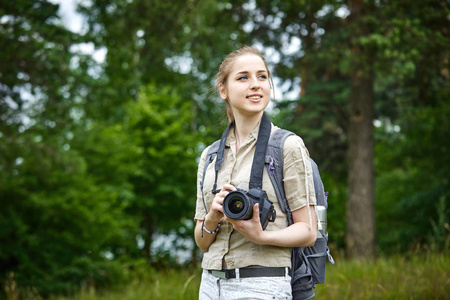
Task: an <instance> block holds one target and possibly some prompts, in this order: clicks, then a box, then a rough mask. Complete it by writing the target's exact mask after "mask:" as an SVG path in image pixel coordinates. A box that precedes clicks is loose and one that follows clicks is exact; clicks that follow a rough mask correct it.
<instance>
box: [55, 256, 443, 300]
mask: <svg viewBox="0 0 450 300" xmlns="http://www.w3.org/2000/svg"><path fill="white" fill-rule="evenodd" d="M200 275H201V270H200V269H197V270H195V271H191V272H189V271H187V270H167V271H163V272H159V273H154V274H153V275H151V276H149V278H146V279H140V280H135V281H134V282H132V283H131V284H129V285H127V286H126V287H124V288H122V289H120V290H115V291H109V292H104V293H99V292H97V291H95V290H94V289H88V290H82V291H81V292H80V293H79V295H77V296H75V297H72V298H61V297H55V298H52V299H51V300H123V299H127V300H137V299H140V300H141V299H152V300H153V299H197V298H198V287H199V284H200ZM315 293H316V298H315V299H450V255H448V254H444V253H439V254H426V255H425V254H421V255H413V254H409V255H407V256H395V257H389V258H380V259H377V260H376V261H375V262H371V263H368V262H365V263H363V262H353V261H345V260H342V259H339V258H338V259H337V261H336V265H328V267H327V278H326V283H325V284H322V285H317V287H316V289H315Z"/></svg>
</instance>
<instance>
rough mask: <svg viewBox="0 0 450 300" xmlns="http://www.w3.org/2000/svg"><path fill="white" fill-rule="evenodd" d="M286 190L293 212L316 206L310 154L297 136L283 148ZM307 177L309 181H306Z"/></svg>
mask: <svg viewBox="0 0 450 300" xmlns="http://www.w3.org/2000/svg"><path fill="white" fill-rule="evenodd" d="M283 159H284V163H283V165H284V168H283V175H284V189H285V193H286V198H287V201H288V203H289V208H290V209H291V211H294V210H297V209H300V208H302V207H304V206H305V205H307V204H308V200H307V199H308V194H309V204H310V205H316V195H315V192H314V181H313V176H312V167H311V162H310V160H309V153H308V150H307V149H306V146H305V144H304V143H303V140H302V139H301V138H300V137H299V136H296V135H291V136H289V137H288V138H287V139H286V141H285V143H284V147H283ZM305 176H306V177H307V180H305Z"/></svg>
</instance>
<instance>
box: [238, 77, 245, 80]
mask: <svg viewBox="0 0 450 300" xmlns="http://www.w3.org/2000/svg"><path fill="white" fill-rule="evenodd" d="M245 79H247V76H242V77H239V78H238V80H245Z"/></svg>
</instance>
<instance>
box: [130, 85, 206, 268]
mask: <svg viewBox="0 0 450 300" xmlns="http://www.w3.org/2000/svg"><path fill="white" fill-rule="evenodd" d="M190 108H191V103H190V101H189V100H187V99H183V98H182V97H181V96H179V94H178V93H177V92H176V90H174V89H172V88H170V87H163V88H158V87H157V86H155V85H149V86H148V87H146V88H143V89H142V90H141V91H140V93H139V98H138V100H137V101H136V102H135V103H130V105H129V106H128V108H127V112H128V116H129V121H128V122H127V131H128V134H129V135H130V136H131V137H132V139H134V142H133V144H134V145H135V146H136V147H137V148H136V151H138V152H139V154H140V155H139V156H138V157H136V159H137V162H136V163H137V172H136V174H134V176H132V177H131V178H130V183H131V184H132V185H133V187H134V194H135V198H134V200H133V203H132V205H131V206H130V208H129V210H128V213H130V214H132V215H134V216H138V218H139V220H140V222H141V225H140V228H141V230H140V231H141V238H142V239H143V240H144V246H143V247H142V252H143V254H144V256H145V258H146V259H147V260H148V261H149V262H154V261H153V259H152V256H151V253H150V246H151V243H152V241H153V238H154V235H155V234H156V233H158V232H168V231H169V230H170V229H173V228H179V227H181V226H182V225H184V223H185V222H186V221H187V220H190V219H191V218H192V216H193V211H194V207H195V201H194V199H195V198H194V197H192V195H195V193H196V192H195V191H196V184H195V178H196V172H195V169H196V167H197V165H196V161H195V158H196V157H197V155H198V153H197V150H196V147H197V143H198V142H197V141H198V136H197V133H195V132H192V131H191V128H190V124H191V122H192V111H191V109H190Z"/></svg>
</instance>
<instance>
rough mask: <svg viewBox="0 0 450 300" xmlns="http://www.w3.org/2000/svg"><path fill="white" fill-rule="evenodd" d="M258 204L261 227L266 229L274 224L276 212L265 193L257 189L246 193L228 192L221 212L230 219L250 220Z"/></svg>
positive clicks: (243, 191)
mask: <svg viewBox="0 0 450 300" xmlns="http://www.w3.org/2000/svg"><path fill="white" fill-rule="evenodd" d="M256 203H259V218H260V220H261V227H262V229H263V230H265V229H266V227H267V224H268V223H269V222H274V221H275V217H276V211H275V208H274V207H273V203H272V201H270V200H269V198H268V197H267V193H266V192H265V191H263V190H261V189H259V188H254V189H251V190H249V191H248V192H247V191H245V190H242V189H237V190H236V191H230V192H229V193H228V195H227V196H226V197H225V199H224V200H223V204H222V207H223V212H224V214H225V215H226V216H227V217H228V218H230V219H236V220H250V219H251V218H252V217H253V206H254V205H255V204H256Z"/></svg>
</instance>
